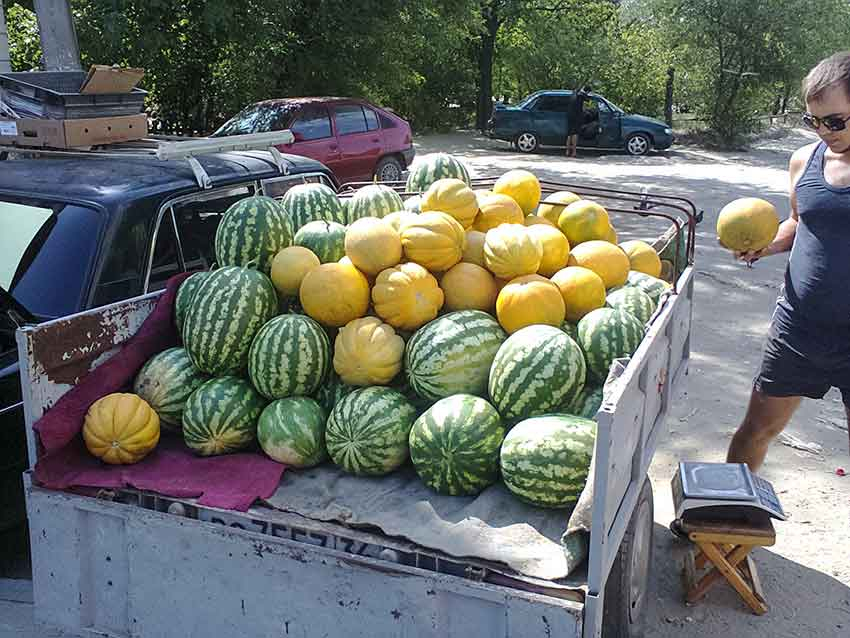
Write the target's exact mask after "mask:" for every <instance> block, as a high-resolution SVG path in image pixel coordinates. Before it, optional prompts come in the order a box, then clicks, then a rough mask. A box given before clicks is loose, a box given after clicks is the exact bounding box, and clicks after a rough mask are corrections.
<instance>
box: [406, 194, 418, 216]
mask: <svg viewBox="0 0 850 638" xmlns="http://www.w3.org/2000/svg"><path fill="white" fill-rule="evenodd" d="M421 204H422V197H421V196H419V195H414V196H413V197H408V198H407V199H405V200H404V210H409V211H410V212H411V213H421V212H422V209H421Z"/></svg>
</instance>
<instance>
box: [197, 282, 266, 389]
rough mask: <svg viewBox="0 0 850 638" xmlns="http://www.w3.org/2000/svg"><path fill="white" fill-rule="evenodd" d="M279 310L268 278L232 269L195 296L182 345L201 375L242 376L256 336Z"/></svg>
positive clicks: (205, 286)
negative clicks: (203, 373) (204, 373)
mask: <svg viewBox="0 0 850 638" xmlns="http://www.w3.org/2000/svg"><path fill="white" fill-rule="evenodd" d="M277 311H278V297H277V291H276V290H275V288H274V286H273V285H272V282H271V280H270V279H269V278H268V277H266V276H265V275H264V274H263V273H261V272H258V271H256V270H251V269H250V268H239V267H238V266H227V267H224V268H219V269H218V270H214V271H213V272H211V273H210V274H209V276H207V278H206V279H205V280H204V282H203V283H202V284H201V286H200V287H199V288H198V291H197V292H196V293H195V296H194V298H193V299H192V303H191V304H190V306H189V311H188V313H187V314H186V321H185V323H184V325H183V343H184V345H185V346H186V351H187V352H188V353H189V357H190V358H191V359H192V363H194V364H195V367H197V368H198V369H199V370H200V371H202V372H206V373H207V374H209V375H212V376H222V375H227V374H235V375H241V374H244V372H245V371H246V370H247V368H248V351H249V350H250V348H251V341H252V340H253V339H254V335H256V334H257V331H258V330H259V329H260V328H261V327H262V326H263V324H264V323H266V322H267V321H268V320H269V319H271V318H272V317H274V316H275V315H276V314H277Z"/></svg>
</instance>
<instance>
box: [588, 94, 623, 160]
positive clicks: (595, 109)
mask: <svg viewBox="0 0 850 638" xmlns="http://www.w3.org/2000/svg"><path fill="white" fill-rule="evenodd" d="M586 108H588V110H589V111H590V113H591V114H592V116H593V119H594V121H595V123H596V135H595V138H594V140H593V144H592V145H593V146H597V147H599V148H621V147H622V146H623V139H622V137H623V136H622V130H621V129H622V126H621V120H620V114H619V113H618V112H617V111H615V110H614V109H612V108H611V107H610V106H609V105H608V103H607V102H606V101H605V100H604V99H602V98H600V97H598V96H591V98H590V99H589V100H588V101H587V103H586ZM588 145H590V144H588Z"/></svg>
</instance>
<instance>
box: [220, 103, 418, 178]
mask: <svg viewBox="0 0 850 638" xmlns="http://www.w3.org/2000/svg"><path fill="white" fill-rule="evenodd" d="M282 129H290V130H291V131H292V133H293V134H294V135H295V142H294V143H293V144H285V145H281V146H278V149H279V150H280V151H281V152H283V153H293V154H295V155H303V156H305V157H309V158H312V159H315V160H318V161H320V162H321V163H322V164H324V165H325V166H327V167H328V168H329V169H331V171H333V173H334V175H335V176H336V178H337V179H338V180H339V182H340V184H344V183H345V182H354V181H372V180H373V179H376V178H377V180H378V181H397V180H400V179H401V174H402V171H404V170H405V169H406V168H407V167H408V166H409V165H410V162H411V161H413V156H414V154H415V151H414V150H413V135H412V133H411V130H410V124H408V123H407V121H406V120H403V119H402V118H400V117H399V116H398V115H395V114H394V113H391V112H390V111H388V110H386V109H382V108H379V107H377V106H374V105H373V104H370V103H369V102H366V101H364V100H357V99H352V98H342V97H293V98H284V99H278V100H265V101H263V102H257V103H256V104H252V105H251V106H248V107H246V108H244V109H242V110H241V111H240V112H239V113H237V114H236V115H234V116H233V117H232V118H230V119H229V120H228V121H227V122H225V123H224V124H223V125H222V126H221V128H219V129H218V130H217V131H216V132H215V133H213V134H212V137H222V136H225V135H242V134H245V133H265V132H268V131H279V130H282Z"/></svg>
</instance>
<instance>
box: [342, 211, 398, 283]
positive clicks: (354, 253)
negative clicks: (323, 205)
mask: <svg viewBox="0 0 850 638" xmlns="http://www.w3.org/2000/svg"><path fill="white" fill-rule="evenodd" d="M401 254H402V250H401V237H399V235H398V232H396V229H395V228H393V227H392V226H391V225H390V224H388V223H387V222H385V221H384V220H383V219H378V218H377V217H363V218H361V219H358V220H357V221H355V222H354V223H353V224H351V225H350V226H349V227H348V228H347V229H346V231H345V256H346V257H348V258H349V259H350V260H351V263H352V264H354V265H355V266H356V267H357V269H358V270H361V271H363V272H364V273H366V274H367V275H377V274H378V273H379V272H381V271H382V270H385V269H387V268H390V267H392V266H395V265H396V264H397V263H398V262H400V261H401Z"/></svg>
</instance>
